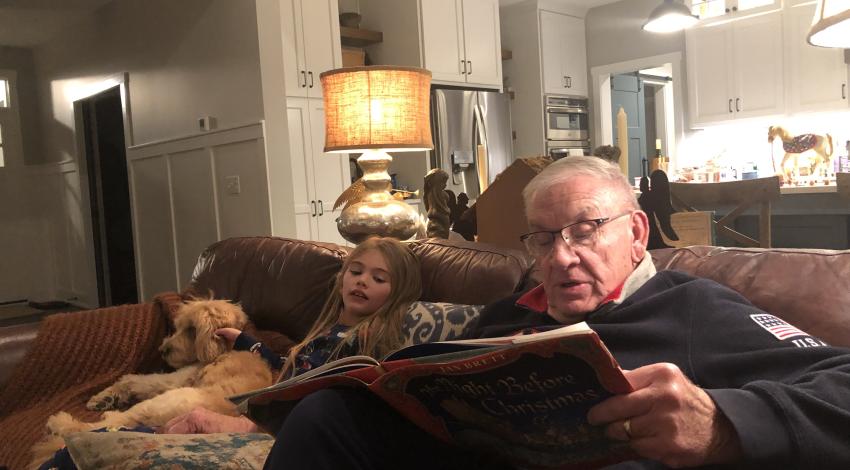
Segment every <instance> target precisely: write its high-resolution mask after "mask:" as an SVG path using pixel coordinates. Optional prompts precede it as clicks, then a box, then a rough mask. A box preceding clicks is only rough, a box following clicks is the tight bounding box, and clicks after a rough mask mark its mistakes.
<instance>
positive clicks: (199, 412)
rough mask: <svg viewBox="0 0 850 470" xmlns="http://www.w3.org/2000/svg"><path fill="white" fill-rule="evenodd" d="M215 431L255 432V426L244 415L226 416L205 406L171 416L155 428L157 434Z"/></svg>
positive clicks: (206, 432) (208, 432) (209, 432)
mask: <svg viewBox="0 0 850 470" xmlns="http://www.w3.org/2000/svg"><path fill="white" fill-rule="evenodd" d="M216 432H257V426H256V425H255V424H254V423H253V421H251V420H250V419H248V418H246V417H244V416H227V415H223V414H220V413H216V412H215V411H210V410H208V409H206V408H201V407H198V408H195V409H194V410H192V411H190V412H188V413H186V414H184V415H180V416H177V417H176V418H172V419H171V421H169V422H167V423H165V425H164V426H162V427H161V428H159V429H158V430H157V433H159V434H211V433H216Z"/></svg>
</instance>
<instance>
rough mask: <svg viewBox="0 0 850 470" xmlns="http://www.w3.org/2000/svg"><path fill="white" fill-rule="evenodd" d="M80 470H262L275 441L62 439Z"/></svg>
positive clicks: (84, 435) (254, 436)
mask: <svg viewBox="0 0 850 470" xmlns="http://www.w3.org/2000/svg"><path fill="white" fill-rule="evenodd" d="M65 441H66V443H67V445H68V451H69V452H70V454H71V457H72V459H73V460H74V464H76V466H77V468H79V469H80V470H95V469H97V470H102V469H130V468H132V469H146V468H168V469H172V470H180V469H201V468H217V469H234V470H237V469H238V470H246V469H254V468H256V469H261V468H263V464H264V463H265V460H266V457H267V456H268V454H269V451H270V450H271V447H272V445H273V444H274V437H273V436H270V435H268V434H260V433H219V434H148V433H140V432H123V431H120V432H81V433H76V434H71V435H69V436H67V437H66V438H65Z"/></svg>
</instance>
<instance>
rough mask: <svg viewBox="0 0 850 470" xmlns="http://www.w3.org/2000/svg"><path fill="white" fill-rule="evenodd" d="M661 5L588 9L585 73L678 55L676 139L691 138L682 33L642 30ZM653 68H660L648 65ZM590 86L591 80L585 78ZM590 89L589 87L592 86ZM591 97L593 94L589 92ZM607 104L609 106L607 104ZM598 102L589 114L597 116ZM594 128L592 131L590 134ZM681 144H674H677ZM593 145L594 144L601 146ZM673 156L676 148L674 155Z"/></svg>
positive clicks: (643, 1) (636, 2)
mask: <svg viewBox="0 0 850 470" xmlns="http://www.w3.org/2000/svg"><path fill="white" fill-rule="evenodd" d="M659 4H660V0H621V1H619V2H617V3H611V4H608V5H603V6H600V7H596V8H592V9H590V10H588V12H587V16H586V17H585V28H586V29H585V36H586V39H587V67H588V71H590V70H591V69H593V68H594V67H603V66H606V65H610V64H617V63H622V62H632V61H638V60H639V59H643V58H647V57H656V56H671V55H676V54H680V56H679V57H680V64H681V67H680V73H678V74H677V77H676V79H677V82H678V83H676V84H675V85H676V87H677V88H678V89H679V90H681V91H682V92H681V93H680V94H679V96H680V100H679V104H680V105H679V106H678V109H674V113H675V114H676V116H677V117H676V118H675V121H676V122H677V126H676V127H677V138H679V140H682V139H681V138H682V137H683V136H684V137H686V136H688V135H690V131H689V130H688V129H686V121H687V120H686V117H687V116H688V99H687V93H685V92H684V91H685V90H687V89H688V86H687V74H686V73H685V63H686V55H685V33H684V32H678V33H669V34H658V33H650V32H647V31H644V30H643V29H642V27H643V24H644V23H645V22H646V20H647V18H648V17H649V14H650V13H651V12H652V10H653V9H654V8H655V7H657V6H658V5H659ZM651 65H653V66H660V65H663V64H661V63H659V64H651ZM588 83H590V84H593V77H592V76H590V77H589V78H588ZM591 86H592V85H591ZM591 95H593V93H591ZM609 104H610V103H609ZM599 105H600V103H596V102H594V101H593V100H592V102H591V112H592V115H593V116H594V121H595V119H596V118H595V116H598V115H599V112H600V108H599ZM594 132H595V129H591V133H592V134H593V133H594ZM597 140H598V139H597ZM679 143H681V142H677V144H679ZM600 144H601V142H594V143H593V145H600ZM670 153H673V154H675V153H676V152H675V149H674V151H673V152H670Z"/></svg>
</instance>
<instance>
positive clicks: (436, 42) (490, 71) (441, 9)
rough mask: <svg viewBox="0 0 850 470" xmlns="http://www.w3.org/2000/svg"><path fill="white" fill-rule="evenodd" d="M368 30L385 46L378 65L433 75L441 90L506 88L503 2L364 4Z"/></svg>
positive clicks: (376, 55) (373, 50)
mask: <svg viewBox="0 0 850 470" xmlns="http://www.w3.org/2000/svg"><path fill="white" fill-rule="evenodd" d="M360 13H361V15H362V16H363V22H362V24H363V27H365V28H368V29H373V30H377V31H381V32H382V33H383V38H384V40H383V42H382V43H380V44H376V45H374V46H371V47H369V48H368V49H367V50H368V52H369V55H370V57H371V58H372V60H373V61H374V63H376V64H388V65H412V66H417V67H423V68H426V69H428V70H430V71H431V73H432V82H433V83H435V84H445V85H461V86H475V87H481V88H497V89H501V87H502V60H501V57H502V55H501V54H502V52H501V51H502V47H501V39H500V35H499V3H498V0H361V1H360Z"/></svg>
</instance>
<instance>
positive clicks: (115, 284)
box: [80, 86, 139, 307]
mask: <svg viewBox="0 0 850 470" xmlns="http://www.w3.org/2000/svg"><path fill="white" fill-rule="evenodd" d="M80 104H81V110H82V116H83V134H84V139H85V150H86V169H87V174H88V181H89V185H88V186H89V188H88V189H89V201H90V204H91V220H92V231H93V236H94V256H95V269H96V275H97V297H98V303H99V304H100V306H101V307H105V306H109V305H121V304H129V303H137V302H138V300H139V294H138V290H137V289H136V261H135V255H134V252H133V226H132V220H131V213H130V184H129V178H128V174H127V156H126V152H125V149H126V147H125V144H124V114H123V112H122V108H121V92H120V88H119V87H118V86H116V87H113V88H110V89H108V90H106V91H103V92H101V93H98V94H97V95H93V96H90V97H88V98H85V99H83V100H80Z"/></svg>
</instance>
